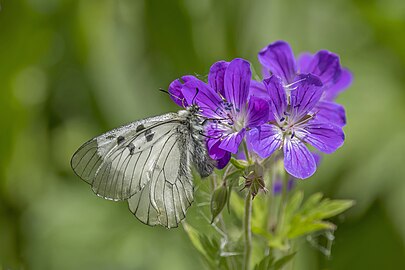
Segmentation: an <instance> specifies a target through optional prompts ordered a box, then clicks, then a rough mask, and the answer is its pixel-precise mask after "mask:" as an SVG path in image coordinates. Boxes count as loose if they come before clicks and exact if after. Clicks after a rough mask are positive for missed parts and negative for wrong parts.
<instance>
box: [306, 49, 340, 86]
mask: <svg viewBox="0 0 405 270" xmlns="http://www.w3.org/2000/svg"><path fill="white" fill-rule="evenodd" d="M301 72H302V73H311V74H314V75H316V76H318V77H319V78H320V79H321V81H322V83H323V85H324V86H325V87H326V88H328V87H330V86H331V85H333V84H335V83H336V82H337V81H338V80H339V79H340V76H341V72H342V68H341V67H340V61H339V56H337V55H336V54H334V53H331V52H329V51H325V50H322V51H319V52H317V53H316V54H315V55H314V56H313V58H312V61H311V62H310V63H308V65H307V67H306V68H305V69H304V70H301Z"/></svg>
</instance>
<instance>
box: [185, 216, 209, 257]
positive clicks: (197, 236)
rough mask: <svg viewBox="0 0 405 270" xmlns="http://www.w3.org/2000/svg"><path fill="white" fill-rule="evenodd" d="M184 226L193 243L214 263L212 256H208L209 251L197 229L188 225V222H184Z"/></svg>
mask: <svg viewBox="0 0 405 270" xmlns="http://www.w3.org/2000/svg"><path fill="white" fill-rule="evenodd" d="M183 228H184V230H185V231H186V233H187V235H188V237H189V238H190V241H191V243H192V244H193V246H194V247H195V248H196V249H197V250H198V251H199V252H200V254H201V255H202V256H203V257H204V258H205V259H206V260H207V261H208V262H209V263H212V261H211V258H210V256H208V254H207V252H206V251H205V249H204V246H203V244H202V243H201V240H200V234H199V233H198V232H197V230H196V229H194V228H193V227H191V226H190V225H188V224H187V223H186V222H183Z"/></svg>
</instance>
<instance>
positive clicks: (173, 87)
mask: <svg viewBox="0 0 405 270" xmlns="http://www.w3.org/2000/svg"><path fill="white" fill-rule="evenodd" d="M190 80H198V79H197V78H196V77H194V76H191V75H186V76H183V77H181V78H180V79H176V80H174V81H172V82H171V83H170V85H169V94H170V98H171V99H172V100H173V101H174V103H176V104H177V105H179V106H181V107H187V106H188V103H187V101H186V100H185V98H184V95H183V93H182V92H181V88H182V87H183V84H184V83H186V82H188V81H190Z"/></svg>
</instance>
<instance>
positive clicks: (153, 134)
mask: <svg viewBox="0 0 405 270" xmlns="http://www.w3.org/2000/svg"><path fill="white" fill-rule="evenodd" d="M203 120H204V119H202V118H201V116H199V108H198V106H195V105H192V106H189V107H187V108H186V109H185V110H182V111H179V112H178V113H168V114H164V115H161V116H156V117H152V118H147V119H144V120H140V121H136V122H133V123H131V124H128V125H125V126H122V127H119V128H117V129H114V130H112V131H109V132H106V133H104V134H102V135H100V136H98V137H96V138H94V139H92V140H90V141H88V142H86V143H85V144H84V145H83V146H81V147H80V148H79V149H78V150H77V151H76V153H75V154H74V155H73V157H72V160H71V166H72V168H73V170H74V171H75V173H76V174H77V175H78V176H79V177H80V178H82V179H83V180H84V181H86V182H87V183H89V184H90V185H91V186H92V189H93V191H94V192H95V193H96V194H97V195H98V196H101V197H103V198H105V199H109V200H115V201H118V200H128V203H129V208H130V210H131V212H132V213H133V214H134V215H135V216H136V217H137V218H138V219H139V220H140V221H141V222H143V223H145V224H147V225H150V226H154V225H162V226H165V227H167V228H171V227H177V226H178V223H179V222H180V221H181V220H182V219H184V217H185V213H186V210H187V208H188V207H189V206H190V205H191V203H192V201H193V181H192V174H191V165H192V164H193V165H194V167H195V168H196V170H197V171H198V172H199V174H200V175H201V176H202V177H206V176H208V175H210V174H211V173H212V171H213V169H214V165H215V164H214V161H213V160H212V159H211V158H210V157H209V155H208V153H207V149H206V146H205V140H204V136H203V135H202V134H203V131H204V126H203V124H202V123H203V122H204V121H203Z"/></svg>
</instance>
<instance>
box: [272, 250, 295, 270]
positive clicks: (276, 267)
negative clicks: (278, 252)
mask: <svg viewBox="0 0 405 270" xmlns="http://www.w3.org/2000/svg"><path fill="white" fill-rule="evenodd" d="M295 254H296V252H294V253H291V254H288V255H286V256H284V257H282V258H280V259H278V260H277V261H276V262H275V263H274V267H273V268H272V269H274V270H280V269H282V268H283V267H284V266H285V265H286V264H287V263H289V262H290V261H291V260H292V259H293V258H294V256H295Z"/></svg>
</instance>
